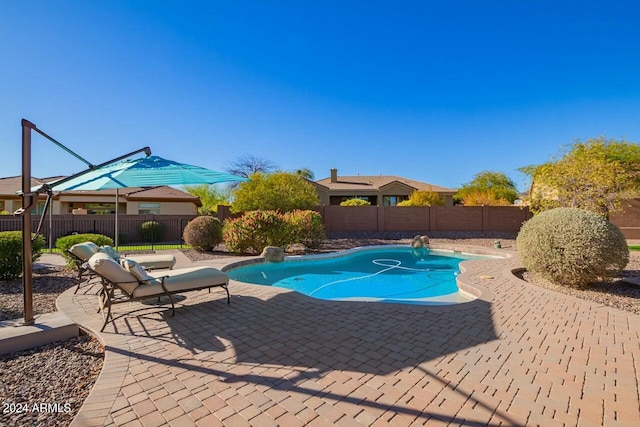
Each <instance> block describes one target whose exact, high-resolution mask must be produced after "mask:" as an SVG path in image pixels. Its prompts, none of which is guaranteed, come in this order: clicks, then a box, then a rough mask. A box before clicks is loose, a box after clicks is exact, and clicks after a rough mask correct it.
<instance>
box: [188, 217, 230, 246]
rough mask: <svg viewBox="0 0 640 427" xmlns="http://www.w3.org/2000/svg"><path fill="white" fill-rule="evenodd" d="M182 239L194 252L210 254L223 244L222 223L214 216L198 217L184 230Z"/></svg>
mask: <svg viewBox="0 0 640 427" xmlns="http://www.w3.org/2000/svg"><path fill="white" fill-rule="evenodd" d="M182 238H183V239H184V241H185V242H186V243H187V244H188V245H190V246H191V247H192V248H193V249H194V250H196V251H198V252H210V251H212V250H213V248H215V247H216V246H217V245H218V244H219V243H222V223H221V222H220V220H219V219H218V218H214V217H212V216H206V215H205V216H199V217H196V218H194V219H193V220H191V221H189V223H188V224H187V226H186V227H185V228H184V232H183V233H182Z"/></svg>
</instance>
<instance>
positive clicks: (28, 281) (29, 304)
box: [21, 119, 37, 325]
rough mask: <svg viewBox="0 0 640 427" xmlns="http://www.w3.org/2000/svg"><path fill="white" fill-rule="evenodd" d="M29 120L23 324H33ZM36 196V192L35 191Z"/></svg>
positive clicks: (26, 128) (25, 131) (27, 132)
mask: <svg viewBox="0 0 640 427" xmlns="http://www.w3.org/2000/svg"><path fill="white" fill-rule="evenodd" d="M32 127H35V126H34V125H33V124H32V123H31V122H29V121H27V120H24V119H22V212H21V213H22V287H23V289H24V324H25V325H33V324H34V323H35V322H34V320H33V260H32V259H31V253H32V252H33V251H32V247H33V246H32V244H31V206H32V205H33V193H31V128H32ZM36 197H37V193H36Z"/></svg>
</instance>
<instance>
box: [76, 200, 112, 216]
mask: <svg viewBox="0 0 640 427" xmlns="http://www.w3.org/2000/svg"><path fill="white" fill-rule="evenodd" d="M74 209H86V211H87V213H88V214H89V215H109V214H115V213H116V204H115V203H77V202H76V203H69V213H72V212H73V210H74Z"/></svg>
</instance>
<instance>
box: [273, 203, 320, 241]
mask: <svg viewBox="0 0 640 427" xmlns="http://www.w3.org/2000/svg"><path fill="white" fill-rule="evenodd" d="M283 219H284V222H285V224H286V227H287V229H288V238H289V242H288V243H289V244H291V243H302V244H303V245H305V246H306V247H308V248H318V247H319V246H320V244H321V243H322V242H323V241H324V238H325V233H324V226H323V225H322V215H320V214H319V213H318V212H315V211H301V210H296V211H293V212H287V213H285V214H284V216H283Z"/></svg>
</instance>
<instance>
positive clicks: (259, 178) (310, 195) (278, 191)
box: [231, 172, 320, 213]
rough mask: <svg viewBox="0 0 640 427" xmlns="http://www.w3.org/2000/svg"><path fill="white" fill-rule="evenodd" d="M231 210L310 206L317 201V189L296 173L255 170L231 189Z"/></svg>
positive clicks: (283, 208)
mask: <svg viewBox="0 0 640 427" xmlns="http://www.w3.org/2000/svg"><path fill="white" fill-rule="evenodd" d="M233 196H234V199H233V204H232V205H231V211H232V212H233V213H241V212H247V211H254V210H259V209H260V210H279V211H281V212H289V211H293V210H295V209H301V210H305V209H312V208H315V207H316V206H318V204H320V200H319V198H318V193H317V191H316V189H315V187H314V186H313V184H311V183H310V182H309V181H307V180H306V179H304V178H303V177H301V176H300V175H298V174H295V173H289V172H274V173H270V174H264V173H256V174H254V175H251V178H250V180H249V181H246V182H242V183H240V185H239V186H238V188H237V189H236V190H235V192H234V194H233Z"/></svg>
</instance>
